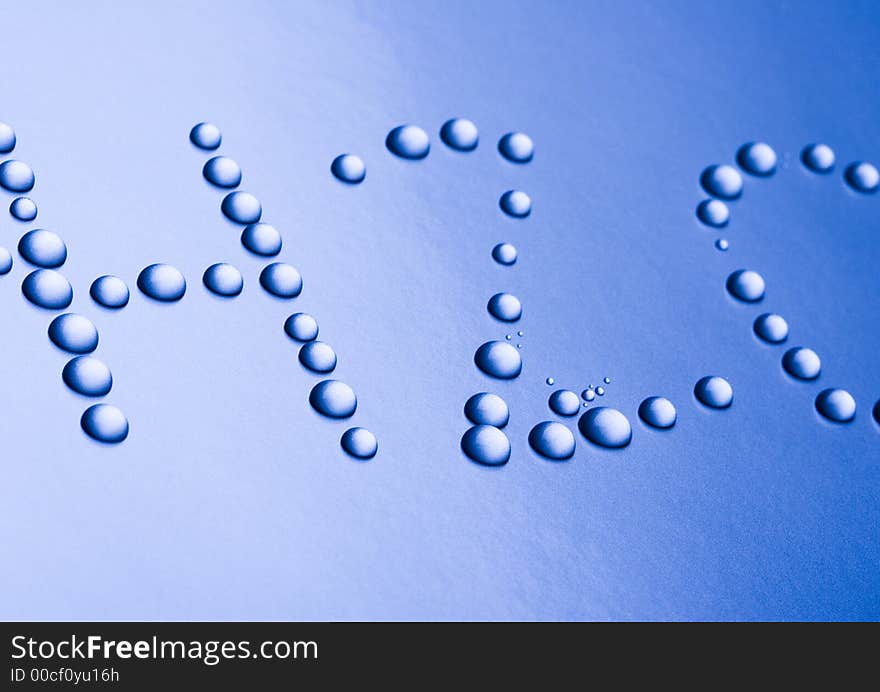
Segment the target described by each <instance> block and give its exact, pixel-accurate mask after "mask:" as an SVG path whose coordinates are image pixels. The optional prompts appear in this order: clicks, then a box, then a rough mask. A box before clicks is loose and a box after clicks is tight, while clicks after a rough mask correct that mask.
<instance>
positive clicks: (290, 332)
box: [284, 312, 318, 341]
mask: <svg viewBox="0 0 880 692" xmlns="http://www.w3.org/2000/svg"><path fill="white" fill-rule="evenodd" d="M284 331H285V332H287V336H289V337H290V338H291V339H294V340H295V341H312V340H313V339H317V338H318V321H317V320H316V319H315V318H314V317H312V316H311V315H309V314H308V313H305V312H295V313H294V314H292V315H291V316H290V317H288V318H287V319H286V320H284Z"/></svg>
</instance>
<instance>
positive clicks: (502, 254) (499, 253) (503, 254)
mask: <svg viewBox="0 0 880 692" xmlns="http://www.w3.org/2000/svg"><path fill="white" fill-rule="evenodd" d="M516 255H517V252H516V248H515V247H514V246H513V245H511V244H510V243H498V245H496V246H495V247H493V248H492V259H494V260H495V261H496V262H498V264H503V265H505V266H508V267H509V266H510V265H511V264H513V263H514V262H516Z"/></svg>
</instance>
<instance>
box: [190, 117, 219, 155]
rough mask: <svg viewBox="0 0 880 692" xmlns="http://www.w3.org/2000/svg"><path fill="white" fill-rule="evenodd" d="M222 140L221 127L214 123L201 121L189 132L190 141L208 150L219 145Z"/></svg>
mask: <svg viewBox="0 0 880 692" xmlns="http://www.w3.org/2000/svg"><path fill="white" fill-rule="evenodd" d="M222 140H223V136H222V135H221V134H220V128H219V127H217V126H216V125H213V124H212V123H199V124H198V125H196V126H195V127H194V128H193V129H192V130H190V132H189V141H190V142H192V143H193V144H195V145H196V146H197V147H198V148H199V149H205V150H206V151H213V150H214V149H216V148H217V147H219V146H220V142H221V141H222Z"/></svg>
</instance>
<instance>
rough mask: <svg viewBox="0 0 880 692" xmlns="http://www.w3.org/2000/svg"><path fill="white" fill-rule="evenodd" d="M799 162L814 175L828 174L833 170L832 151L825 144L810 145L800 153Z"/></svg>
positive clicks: (833, 159)
mask: <svg viewBox="0 0 880 692" xmlns="http://www.w3.org/2000/svg"><path fill="white" fill-rule="evenodd" d="M801 161H803V164H804V165H805V166H806V167H807V168H809V169H810V170H811V171H813V172H814V173H829V172H831V170H832V169H833V168H834V162H835V156H834V150H833V149H832V148H831V147H829V146H828V145H827V144H810V145H808V146H806V147H804V150H803V151H802V152H801Z"/></svg>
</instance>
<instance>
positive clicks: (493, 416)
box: [464, 392, 510, 428]
mask: <svg viewBox="0 0 880 692" xmlns="http://www.w3.org/2000/svg"><path fill="white" fill-rule="evenodd" d="M464 415H465V416H467V419H468V420H469V421H470V422H471V423H473V424H474V425H492V426H494V427H496V428H503V427H504V426H505V425H507V422H508V421H509V420H510V409H508V408H507V402H506V401H504V399H502V398H501V397H500V396H498V395H497V394H490V393H489V392H480V393H478V394H474V395H473V396H472V397H471V398H470V399H468V400H467V401H466V402H465V404H464Z"/></svg>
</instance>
